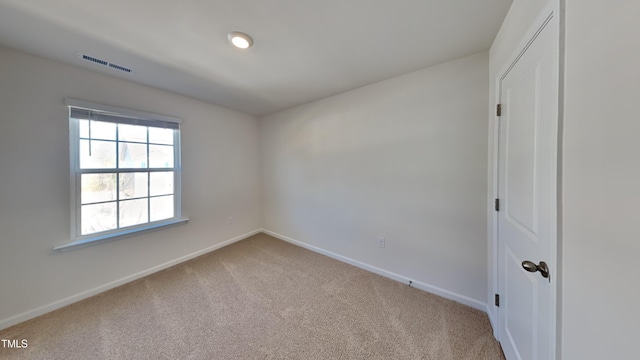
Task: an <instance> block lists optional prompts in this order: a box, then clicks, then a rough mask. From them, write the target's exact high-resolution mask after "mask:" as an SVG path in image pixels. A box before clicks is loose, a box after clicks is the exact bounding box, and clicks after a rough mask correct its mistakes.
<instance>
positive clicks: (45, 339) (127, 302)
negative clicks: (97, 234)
mask: <svg viewBox="0 0 640 360" xmlns="http://www.w3.org/2000/svg"><path fill="white" fill-rule="evenodd" d="M0 339H27V340H28V347H27V348H25V349H3V348H2V347H1V344H0V358H1V359H82V360H87V359H154V360H159V359H172V360H173V359H437V360H448V359H456V360H457V359H469V360H471V359H473V360H481V359H504V357H503V356H502V353H501V350H500V345H499V344H498V343H497V342H496V341H495V340H494V338H493V336H492V334H491V327H490V325H489V320H488V319H487V316H486V314H484V313H482V312H480V311H477V310H474V309H471V308H469V307H466V306H464V305H461V304H458V303H455V302H453V301H450V300H446V299H443V298H441V297H438V296H435V295H431V294H428V293H425V292H423V291H420V290H417V289H414V288H411V287H409V286H407V285H404V284H401V283H398V282H395V281H393V280H389V279H386V278H383V277H381V276H378V275H375V274H372V273H369V272H367V271H364V270H361V269H358V268H356V267H353V266H350V265H347V264H344V263H341V262H339V261H336V260H333V259H331V258H328V257H325V256H322V255H319V254H316V253H314V252H311V251H308V250H306V249H303V248H300V247H297V246H294V245H291V244H288V243H286V242H283V241H280V240H277V239H274V238H272V237H270V236H268V235H264V234H259V235H256V236H253V237H251V238H249V239H246V240H243V241H241V242H238V243H235V244H233V245H230V246H227V247H225V248H223V249H220V250H218V251H215V252H213V253H210V254H207V255H205V256H202V257H199V258H197V259H194V260H191V261H188V262H186V263H184V264H181V265H177V266H175V267H173V268H170V269H167V270H165V271H161V272H159V273H156V274H153V275H151V276H149V277H146V278H143V279H140V280H138V281H135V282H133V283H130V284H127V285H124V286H121V287H118V288H116V289H113V290H110V291H108V292H106V293H103V294H100V295H97V296H95V297H92V298H90V299H87V300H84V301H81V302H79V303H76V304H73V305H71V306H68V307H65V308H63V309H60V310H57V311H54V312H52V313H49V314H47V315H44V316H41V317H39V318H36V319H34V320H31V321H27V322H25V323H22V324H19V325H16V326H13V327H11V328H9V329H6V330H3V331H0Z"/></svg>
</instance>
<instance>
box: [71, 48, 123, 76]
mask: <svg viewBox="0 0 640 360" xmlns="http://www.w3.org/2000/svg"><path fill="white" fill-rule="evenodd" d="M78 57H79V58H81V59H83V60H86V61H91V62H92V63H95V64H98V65H102V66H107V67H110V68H112V69H115V70H119V71H123V72H126V73H128V74H131V73H133V69H130V68H128V67H126V66H122V65H118V64H114V63H112V62H109V61H106V60H102V59H98V58H97V57H94V56H90V55H87V54H80V53H78Z"/></svg>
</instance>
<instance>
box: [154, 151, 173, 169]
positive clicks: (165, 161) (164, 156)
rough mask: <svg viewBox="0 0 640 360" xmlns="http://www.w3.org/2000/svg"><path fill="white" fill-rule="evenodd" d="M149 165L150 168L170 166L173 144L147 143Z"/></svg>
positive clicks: (171, 164)
mask: <svg viewBox="0 0 640 360" xmlns="http://www.w3.org/2000/svg"><path fill="white" fill-rule="evenodd" d="M149 165H150V167H152V168H172V167H173V146H165V145H149Z"/></svg>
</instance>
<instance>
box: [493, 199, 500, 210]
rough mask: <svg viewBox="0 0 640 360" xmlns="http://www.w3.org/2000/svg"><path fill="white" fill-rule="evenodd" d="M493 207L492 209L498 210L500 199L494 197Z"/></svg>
mask: <svg viewBox="0 0 640 360" xmlns="http://www.w3.org/2000/svg"><path fill="white" fill-rule="evenodd" d="M493 207H494V209H496V211H500V199H495V201H494V202H493Z"/></svg>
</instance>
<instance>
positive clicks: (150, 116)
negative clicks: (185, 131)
mask: <svg viewBox="0 0 640 360" xmlns="http://www.w3.org/2000/svg"><path fill="white" fill-rule="evenodd" d="M64 104H65V105H67V106H73V107H77V108H82V109H89V110H100V111H105V112H110V113H117V114H122V115H127V116H132V117H135V118H138V119H146V120H162V121H166V122H172V123H178V124H182V119H180V118H178V117H175V116H169V115H161V114H156V113H152V112H147V111H140V110H133V109H127V108H122V107H118V106H111V105H104V104H98V103H93V102H90V101H85V100H78V99H73V98H66V99H64Z"/></svg>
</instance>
